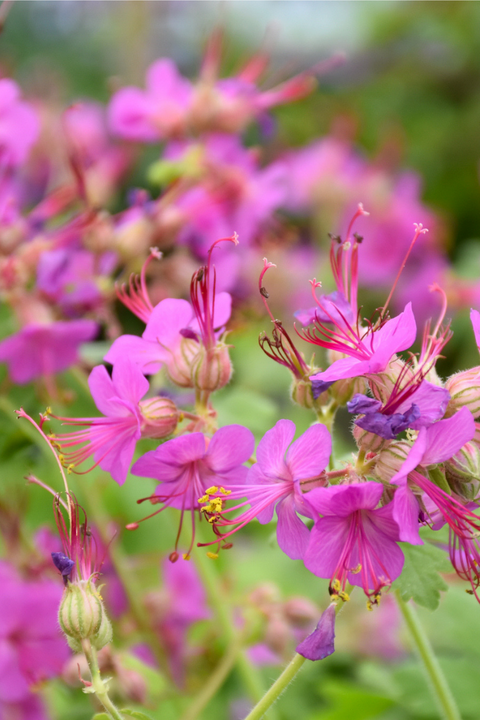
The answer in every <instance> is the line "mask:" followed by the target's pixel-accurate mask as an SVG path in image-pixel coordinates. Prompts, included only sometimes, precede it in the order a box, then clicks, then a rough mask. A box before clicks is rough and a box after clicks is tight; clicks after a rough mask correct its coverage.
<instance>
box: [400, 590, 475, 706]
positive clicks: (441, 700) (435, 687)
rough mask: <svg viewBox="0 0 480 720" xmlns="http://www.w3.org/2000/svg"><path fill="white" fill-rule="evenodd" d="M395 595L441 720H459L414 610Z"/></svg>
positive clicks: (449, 691) (453, 702) (434, 656)
mask: <svg viewBox="0 0 480 720" xmlns="http://www.w3.org/2000/svg"><path fill="white" fill-rule="evenodd" d="M395 594H396V597H397V603H398V606H399V608H400V610H401V613H402V615H403V619H404V620H405V623H406V625H407V627H408V629H409V631H410V634H411V637H412V640H413V643H414V645H415V650H416V652H417V653H418V655H419V657H420V659H421V660H422V662H423V666H424V668H425V672H426V673H427V677H428V679H429V680H430V683H429V684H430V690H431V692H432V695H433V696H434V698H435V701H436V703H437V705H438V708H439V710H440V713H441V716H442V718H445V720H461V716H460V713H459V711H458V708H457V704H456V702H455V699H454V697H453V695H452V692H451V690H450V688H449V686H448V683H447V679H446V677H445V675H444V673H443V670H442V668H441V667H440V664H439V662H438V660H437V657H436V655H435V653H434V651H433V648H432V646H431V644H430V641H429V639H428V637H427V635H426V634H425V631H424V629H423V627H422V625H421V623H420V620H419V617H418V615H417V613H416V611H415V608H414V607H413V605H411V604H410V603H406V602H405V601H404V600H403V599H402V596H401V593H400V591H399V590H397V591H396V593H395Z"/></svg>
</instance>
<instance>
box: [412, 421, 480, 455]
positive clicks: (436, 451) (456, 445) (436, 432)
mask: <svg viewBox="0 0 480 720" xmlns="http://www.w3.org/2000/svg"><path fill="white" fill-rule="evenodd" d="M474 435H475V421H474V419H473V415H472V413H471V412H470V410H469V409H468V408H466V407H462V408H461V409H460V410H459V411H458V412H457V413H455V415H453V416H452V417H450V418H448V419H447V420H440V421H439V422H437V423H434V424H433V425H431V426H430V427H429V428H428V429H427V447H426V450H425V454H424V456H423V458H422V465H435V464H436V463H441V462H445V461H446V460H449V459H450V458H451V457H452V455H455V453H456V452H458V450H460V448H461V447H463V446H464V445H465V443H467V442H469V441H470V440H471V439H472V438H473V436H474Z"/></svg>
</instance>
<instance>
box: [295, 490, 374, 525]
mask: <svg viewBox="0 0 480 720" xmlns="http://www.w3.org/2000/svg"><path fill="white" fill-rule="evenodd" d="M382 493H383V488H382V486H381V484H380V483H377V482H365V483H361V484H358V485H332V486H330V487H326V488H315V489H314V490H311V491H310V492H309V493H307V494H306V495H304V499H305V502H306V504H309V505H310V506H311V507H312V509H313V510H314V511H315V513H316V514H318V513H319V514H320V515H324V516H334V517H342V518H346V517H348V516H349V515H351V513H353V512H355V511H356V510H373V509H374V508H375V507H376V506H377V505H378V503H379V502H380V498H381V497H382ZM315 516H316V515H314V517H315Z"/></svg>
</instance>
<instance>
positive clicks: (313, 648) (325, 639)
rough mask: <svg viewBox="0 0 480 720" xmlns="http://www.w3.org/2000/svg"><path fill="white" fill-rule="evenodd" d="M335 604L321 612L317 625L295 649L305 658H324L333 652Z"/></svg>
mask: <svg viewBox="0 0 480 720" xmlns="http://www.w3.org/2000/svg"><path fill="white" fill-rule="evenodd" d="M334 640H335V604H334V603H331V605H329V606H328V608H327V609H326V610H325V611H324V612H323V613H322V616H321V617H320V620H319V621H318V625H317V627H316V628H315V630H314V631H313V632H312V633H310V635H309V636H308V637H306V638H305V640H303V642H301V643H300V645H298V646H297V648H296V650H297V653H299V655H302V656H303V657H304V658H307V660H324V659H325V658H326V657H328V656H329V655H332V653H334V652H335V644H334Z"/></svg>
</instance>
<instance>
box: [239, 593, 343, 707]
mask: <svg viewBox="0 0 480 720" xmlns="http://www.w3.org/2000/svg"><path fill="white" fill-rule="evenodd" d="M352 590H353V587H352V586H351V585H350V584H347V585H346V587H345V593H346V595H347V596H348V595H351V593H352ZM344 605H345V603H344V602H339V603H337V606H336V608H335V615H338V614H339V613H340V611H341V610H342V609H343V606H344ZM305 660H306V658H304V657H303V656H302V655H299V654H298V653H295V655H294V656H293V658H292V659H291V660H290V662H289V663H288V665H287V667H286V668H285V670H284V671H283V672H282V673H281V675H279V676H278V678H277V679H276V680H275V682H274V683H273V685H272V687H271V688H270V689H269V690H268V691H267V692H266V693H265V695H264V696H263V698H262V699H261V700H260V702H258V703H257V704H256V705H255V707H254V708H253V710H251V711H250V712H249V714H248V715H247V717H246V718H245V720H260V718H262V717H263V716H264V715H265V713H266V712H267V711H268V709H269V708H270V707H271V706H272V705H273V703H274V702H275V701H276V700H278V698H279V697H280V695H281V694H282V693H283V691H284V690H286V688H287V686H288V685H290V683H291V682H292V680H293V678H294V677H295V675H296V674H297V673H298V671H299V670H301V668H302V667H303V664H304V662H305Z"/></svg>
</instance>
